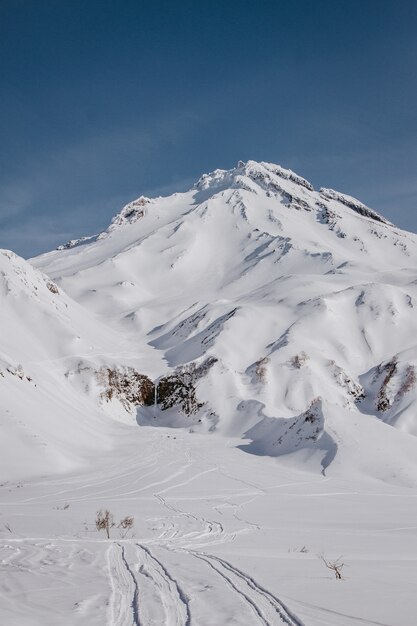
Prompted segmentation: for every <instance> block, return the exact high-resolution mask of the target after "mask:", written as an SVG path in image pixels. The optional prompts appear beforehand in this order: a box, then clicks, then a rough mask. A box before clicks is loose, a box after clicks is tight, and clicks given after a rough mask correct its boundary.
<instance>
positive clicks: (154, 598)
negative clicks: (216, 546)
mask: <svg viewBox="0 0 417 626" xmlns="http://www.w3.org/2000/svg"><path fill="white" fill-rule="evenodd" d="M184 552H186V553H187V554H189V555H191V556H193V557H194V558H196V559H198V560H200V561H202V562H204V563H205V564H206V565H207V566H208V567H209V568H210V569H211V570H213V571H214V572H215V573H216V574H217V575H218V576H220V578H221V580H222V581H223V582H224V583H225V585H226V586H227V587H228V588H229V590H230V591H231V592H232V593H233V594H234V595H236V597H237V600H238V601H239V603H240V604H242V603H243V605H245V606H246V612H247V613H249V614H250V615H251V617H250V618H248V619H250V621H242V622H241V623H242V624H248V626H249V624H250V626H252V625H253V624H255V623H257V624H261V625H262V626H279V624H281V625H285V626H303V623H302V622H301V621H300V620H299V619H298V618H297V617H296V616H295V615H293V613H291V611H290V610H289V609H288V608H287V607H286V606H285V604H283V602H282V601H281V600H279V599H278V598H277V597H276V596H274V595H273V594H271V593H270V592H269V591H267V590H266V589H265V588H263V587H262V586H261V585H259V584H258V583H257V582H256V581H255V580H254V579H253V578H252V577H251V576H249V575H248V574H245V573H244V572H242V571H241V570H239V569H237V568H236V567H234V566H233V565H231V564H230V563H229V562H227V561H225V560H224V559H221V558H219V557H217V556H213V555H211V554H206V553H198V552H195V551H187V550H184ZM108 564H109V572H110V578H111V586H112V596H111V601H110V618H109V624H111V626H150V625H154V626H160V625H161V626H162V625H164V626H191V624H192V622H191V611H190V602H189V598H188V597H187V595H186V594H185V593H184V591H183V590H182V589H181V587H180V585H179V584H178V582H177V581H176V580H175V579H174V578H173V577H172V576H171V574H170V573H169V572H168V570H167V569H166V567H165V566H164V565H163V563H161V561H160V560H159V559H157V558H156V557H155V556H154V554H152V552H151V551H150V550H149V548H147V547H145V546H143V545H140V544H130V543H126V544H121V543H113V544H111V545H110V547H109V550H108ZM243 619H244V620H245V619H246V618H243ZM219 623H220V622H219Z"/></svg>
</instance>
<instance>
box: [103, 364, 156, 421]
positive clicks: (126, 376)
mask: <svg viewBox="0 0 417 626" xmlns="http://www.w3.org/2000/svg"><path fill="white" fill-rule="evenodd" d="M97 378H98V380H99V382H100V384H101V385H102V386H103V387H104V391H103V393H102V397H103V398H105V399H106V400H107V401H110V400H112V399H113V398H117V399H118V400H120V402H121V403H122V404H123V406H124V407H125V408H126V409H127V410H131V409H132V408H133V407H134V406H137V405H145V406H150V405H152V404H153V399H154V384H153V382H152V381H151V379H150V378H148V376H145V375H144V374H140V373H139V372H138V371H137V370H135V369H134V368H133V367H125V368H120V369H119V368H117V369H110V368H107V367H103V368H102V369H101V370H99V372H98V373H97Z"/></svg>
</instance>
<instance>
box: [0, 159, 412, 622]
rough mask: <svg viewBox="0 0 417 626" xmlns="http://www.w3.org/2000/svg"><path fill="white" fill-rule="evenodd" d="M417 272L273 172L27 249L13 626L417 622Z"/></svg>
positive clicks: (1, 411)
mask: <svg viewBox="0 0 417 626" xmlns="http://www.w3.org/2000/svg"><path fill="white" fill-rule="evenodd" d="M416 268H417V236H416V235H414V234H412V233H407V232H404V231H401V230H399V229H398V228H396V227H395V226H394V225H392V224H391V223H389V222H388V221H387V220H386V219H384V218H383V217H382V216H381V215H379V214H378V213H377V212H376V211H374V210H373V209H370V208H368V207H366V206H365V205H363V204H362V203H361V202H359V201H358V200H356V199H355V198H352V197H350V196H347V195H345V194H342V193H339V192H336V191H333V190H331V189H320V190H319V191H315V190H314V189H313V187H312V185H311V184H310V183H309V182H308V181H306V180H305V179H303V178H301V177H300V176H298V175H296V174H294V173H293V172H291V171H289V170H285V169H283V168H281V167H279V166H277V165H272V164H269V163H256V162H254V161H249V162H248V163H243V162H239V163H238V165H237V166H236V167H235V168H233V169H231V170H216V171H215V172H213V173H211V174H207V175H204V176H202V178H201V179H200V180H199V181H198V182H197V183H196V184H195V185H194V187H193V188H192V189H190V190H189V191H188V192H185V193H178V194H173V195H172V196H169V197H159V198H154V199H150V198H144V197H140V198H139V199H138V200H135V201H133V202H131V203H130V204H128V205H127V206H126V207H124V208H123V209H122V210H121V212H120V213H119V214H118V215H116V216H115V217H114V219H113V220H112V222H111V224H110V226H109V228H108V229H107V230H106V231H105V232H103V233H100V234H98V235H94V236H87V237H82V238H81V239H78V240H74V241H72V242H69V243H68V244H66V245H63V246H61V247H60V248H59V249H58V250H55V251H53V252H49V253H47V254H44V255H41V256H39V257H37V258H34V259H31V260H30V261H25V260H23V259H21V258H19V257H17V256H16V255H14V254H13V253H12V252H9V251H1V252H0V298H1V306H0V328H1V341H0V398H1V402H0V429H1V438H0V464H1V467H0V469H1V483H0V571H1V572H2V573H4V572H5V573H6V574H7V576H6V577H5V578H4V580H5V582H3V583H1V584H0V621H1V623H5V624H8V625H11V626H12V625H13V626H22V625H23V624H25V625H28V626H29V625H31V626H37V625H38V624H42V625H43V626H55V624H57V623H60V624H64V625H66V624H68V626H74V625H80V626H94V625H96V624H97V626H98V625H99V624H100V625H102V624H103V623H107V624H108V625H109V626H126V625H127V624H129V626H130V625H132V626H137V625H138V624H141V625H142V626H151V625H155V624H157V625H158V626H159V624H161V625H162V624H172V625H174V624H175V625H176V626H223V624H236V625H237V626H254V625H255V624H263V626H281V625H283V624H286V625H287V626H288V625H291V626H325V625H326V626H352V625H353V624H357V625H358V626H359V624H361V625H363V624H385V625H386V626H399V625H400V624H401V626H403V625H404V626H408V625H409V624H410V626H411V624H413V623H414V612H415V593H414V591H415V590H414V587H413V586H412V585H411V584H410V581H412V580H414V579H415V576H416V564H415V560H414V559H413V558H412V554H414V552H415V550H416V549H417V546H416V533H415V525H414V522H413V520H414V519H415V517H416V516H417V499H416V497H415V493H416V490H415V488H416V485H417V417H416V416H417V410H416V409H417V385H416V368H417V340H416V336H417V335H416V331H417V318H416V314H415V310H416V306H417V270H416ZM99 510H100V511H102V512H103V511H105V510H108V511H109V516H110V517H109V519H110V521H111V520H113V518H114V525H113V526H112V525H111V523H110V525H109V527H108V531H109V538H107V537H106V536H105V535H104V533H102V532H97V528H98V529H99V528H100V527H99V526H97V525H96V524H97V520H98V513H97V512H98V511H99ZM126 516H128V517H126ZM129 519H131V524H132V526H134V527H133V528H132V526H129V525H126V520H129ZM119 520H121V521H120V522H119ZM123 520H124V522H125V525H123V523H122V521H123ZM317 554H324V556H323V559H324V560H322V559H317ZM339 555H343V557H341V558H342V560H343V562H346V564H347V565H349V566H350V567H349V570H348V572H347V576H346V578H345V580H343V582H340V581H338V582H337V581H336V580H332V578H331V576H332V573H331V572H329V570H326V569H325V566H324V563H325V562H327V563H331V562H336V563H337V562H338V561H337V557H338V556H339ZM410 555H411V556H410ZM343 571H344V570H343Z"/></svg>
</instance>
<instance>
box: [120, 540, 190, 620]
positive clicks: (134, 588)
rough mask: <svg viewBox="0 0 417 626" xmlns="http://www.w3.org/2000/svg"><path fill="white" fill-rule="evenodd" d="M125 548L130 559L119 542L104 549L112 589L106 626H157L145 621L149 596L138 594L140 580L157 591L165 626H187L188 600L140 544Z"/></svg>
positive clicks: (188, 618) (163, 568) (147, 549)
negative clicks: (149, 582) (148, 582)
mask: <svg viewBox="0 0 417 626" xmlns="http://www.w3.org/2000/svg"><path fill="white" fill-rule="evenodd" d="M129 547H130V548H131V550H130V557H128V556H127V553H128V549H127V546H124V545H121V544H119V543H113V544H112V545H111V546H110V548H109V550H108V566H109V572H110V579H111V586H112V595H111V600H110V616H109V626H148V625H149V624H157V622H156V621H154V620H153V619H152V618H151V619H147V618H146V614H147V610H146V604H147V602H148V601H149V600H150V598H149V594H145V593H143V594H141V593H140V588H141V580H140V579H141V578H142V579H144V578H146V579H148V580H150V581H151V583H152V585H153V588H154V590H155V591H157V594H158V596H159V602H160V605H161V606H162V608H163V613H164V616H163V620H164V621H163V624H164V625H165V626H190V625H191V614H190V609H189V604H188V598H187V596H186V595H185V594H184V592H183V591H182V590H181V588H180V587H179V585H178V583H177V582H176V581H175V580H174V579H173V578H172V577H171V575H170V574H169V573H168V571H167V569H166V568H165V566H164V565H163V564H162V563H161V562H160V561H159V560H158V559H157V558H155V557H154V556H153V555H152V553H151V551H150V550H149V548H145V547H144V546H142V545H140V544H134V545H130V546H129ZM128 558H129V561H128ZM142 615H144V616H143V617H142ZM161 623H162V622H161Z"/></svg>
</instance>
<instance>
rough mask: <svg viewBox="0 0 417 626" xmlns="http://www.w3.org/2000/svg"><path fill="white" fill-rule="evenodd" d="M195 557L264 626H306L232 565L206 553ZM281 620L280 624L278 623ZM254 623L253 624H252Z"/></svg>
mask: <svg viewBox="0 0 417 626" xmlns="http://www.w3.org/2000/svg"><path fill="white" fill-rule="evenodd" d="M193 555H194V556H195V557H196V558H197V559H200V560H202V561H205V562H206V563H207V564H208V565H209V566H210V567H211V568H212V569H213V570H214V571H216V572H217V573H218V574H219V576H220V577H221V578H222V579H223V580H224V581H225V583H226V584H227V585H228V586H229V588H231V589H232V590H233V591H234V592H235V593H237V594H238V596H239V597H240V599H241V600H242V601H243V602H244V603H246V604H247V605H248V607H249V608H250V609H251V610H252V612H253V614H254V616H255V618H256V619H257V621H258V622H259V623H260V624H263V625H264V626H275V625H277V624H278V623H280V624H286V625H287V626H305V625H304V623H303V622H301V621H300V620H299V619H298V618H296V617H295V615H293V614H292V613H290V611H289V610H288V609H287V607H286V606H285V605H284V604H283V603H282V602H281V601H280V600H278V598H276V597H275V596H273V595H272V594H271V593H270V592H269V591H267V590H266V589H264V588H263V587H261V586H260V585H258V584H257V583H256V582H255V581H254V579H253V578H251V577H250V576H248V575H247V574H244V573H243V572H241V571H240V570H238V569H237V568H235V567H233V566H232V565H231V564H230V563H228V562H227V561H225V560H224V559H220V558H219V557H216V556H213V555H209V554H206V553H196V552H194V553H193ZM277 619H279V622H277ZM251 623H252V622H251Z"/></svg>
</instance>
